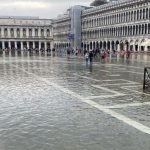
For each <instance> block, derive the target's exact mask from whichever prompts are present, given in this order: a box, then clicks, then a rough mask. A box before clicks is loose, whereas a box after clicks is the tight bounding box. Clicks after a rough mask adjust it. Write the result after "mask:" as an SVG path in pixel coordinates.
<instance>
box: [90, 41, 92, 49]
mask: <svg viewBox="0 0 150 150" xmlns="http://www.w3.org/2000/svg"><path fill="white" fill-rule="evenodd" d="M91 49H92V42H90V50H91Z"/></svg>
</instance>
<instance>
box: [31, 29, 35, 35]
mask: <svg viewBox="0 0 150 150" xmlns="http://www.w3.org/2000/svg"><path fill="white" fill-rule="evenodd" d="M32 36H33V37H35V28H33V29H32Z"/></svg>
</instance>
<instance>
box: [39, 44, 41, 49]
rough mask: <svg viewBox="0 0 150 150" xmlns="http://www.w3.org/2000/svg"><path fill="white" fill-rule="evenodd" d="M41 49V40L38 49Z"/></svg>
mask: <svg viewBox="0 0 150 150" xmlns="http://www.w3.org/2000/svg"><path fill="white" fill-rule="evenodd" d="M40 49H41V42H39V50H40Z"/></svg>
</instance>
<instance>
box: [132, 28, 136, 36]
mask: <svg viewBox="0 0 150 150" xmlns="http://www.w3.org/2000/svg"><path fill="white" fill-rule="evenodd" d="M135 33H136V32H135V26H133V35H135Z"/></svg>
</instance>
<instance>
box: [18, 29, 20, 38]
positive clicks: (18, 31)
mask: <svg viewBox="0 0 150 150" xmlns="http://www.w3.org/2000/svg"><path fill="white" fill-rule="evenodd" d="M17 37H20V29H17Z"/></svg>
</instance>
